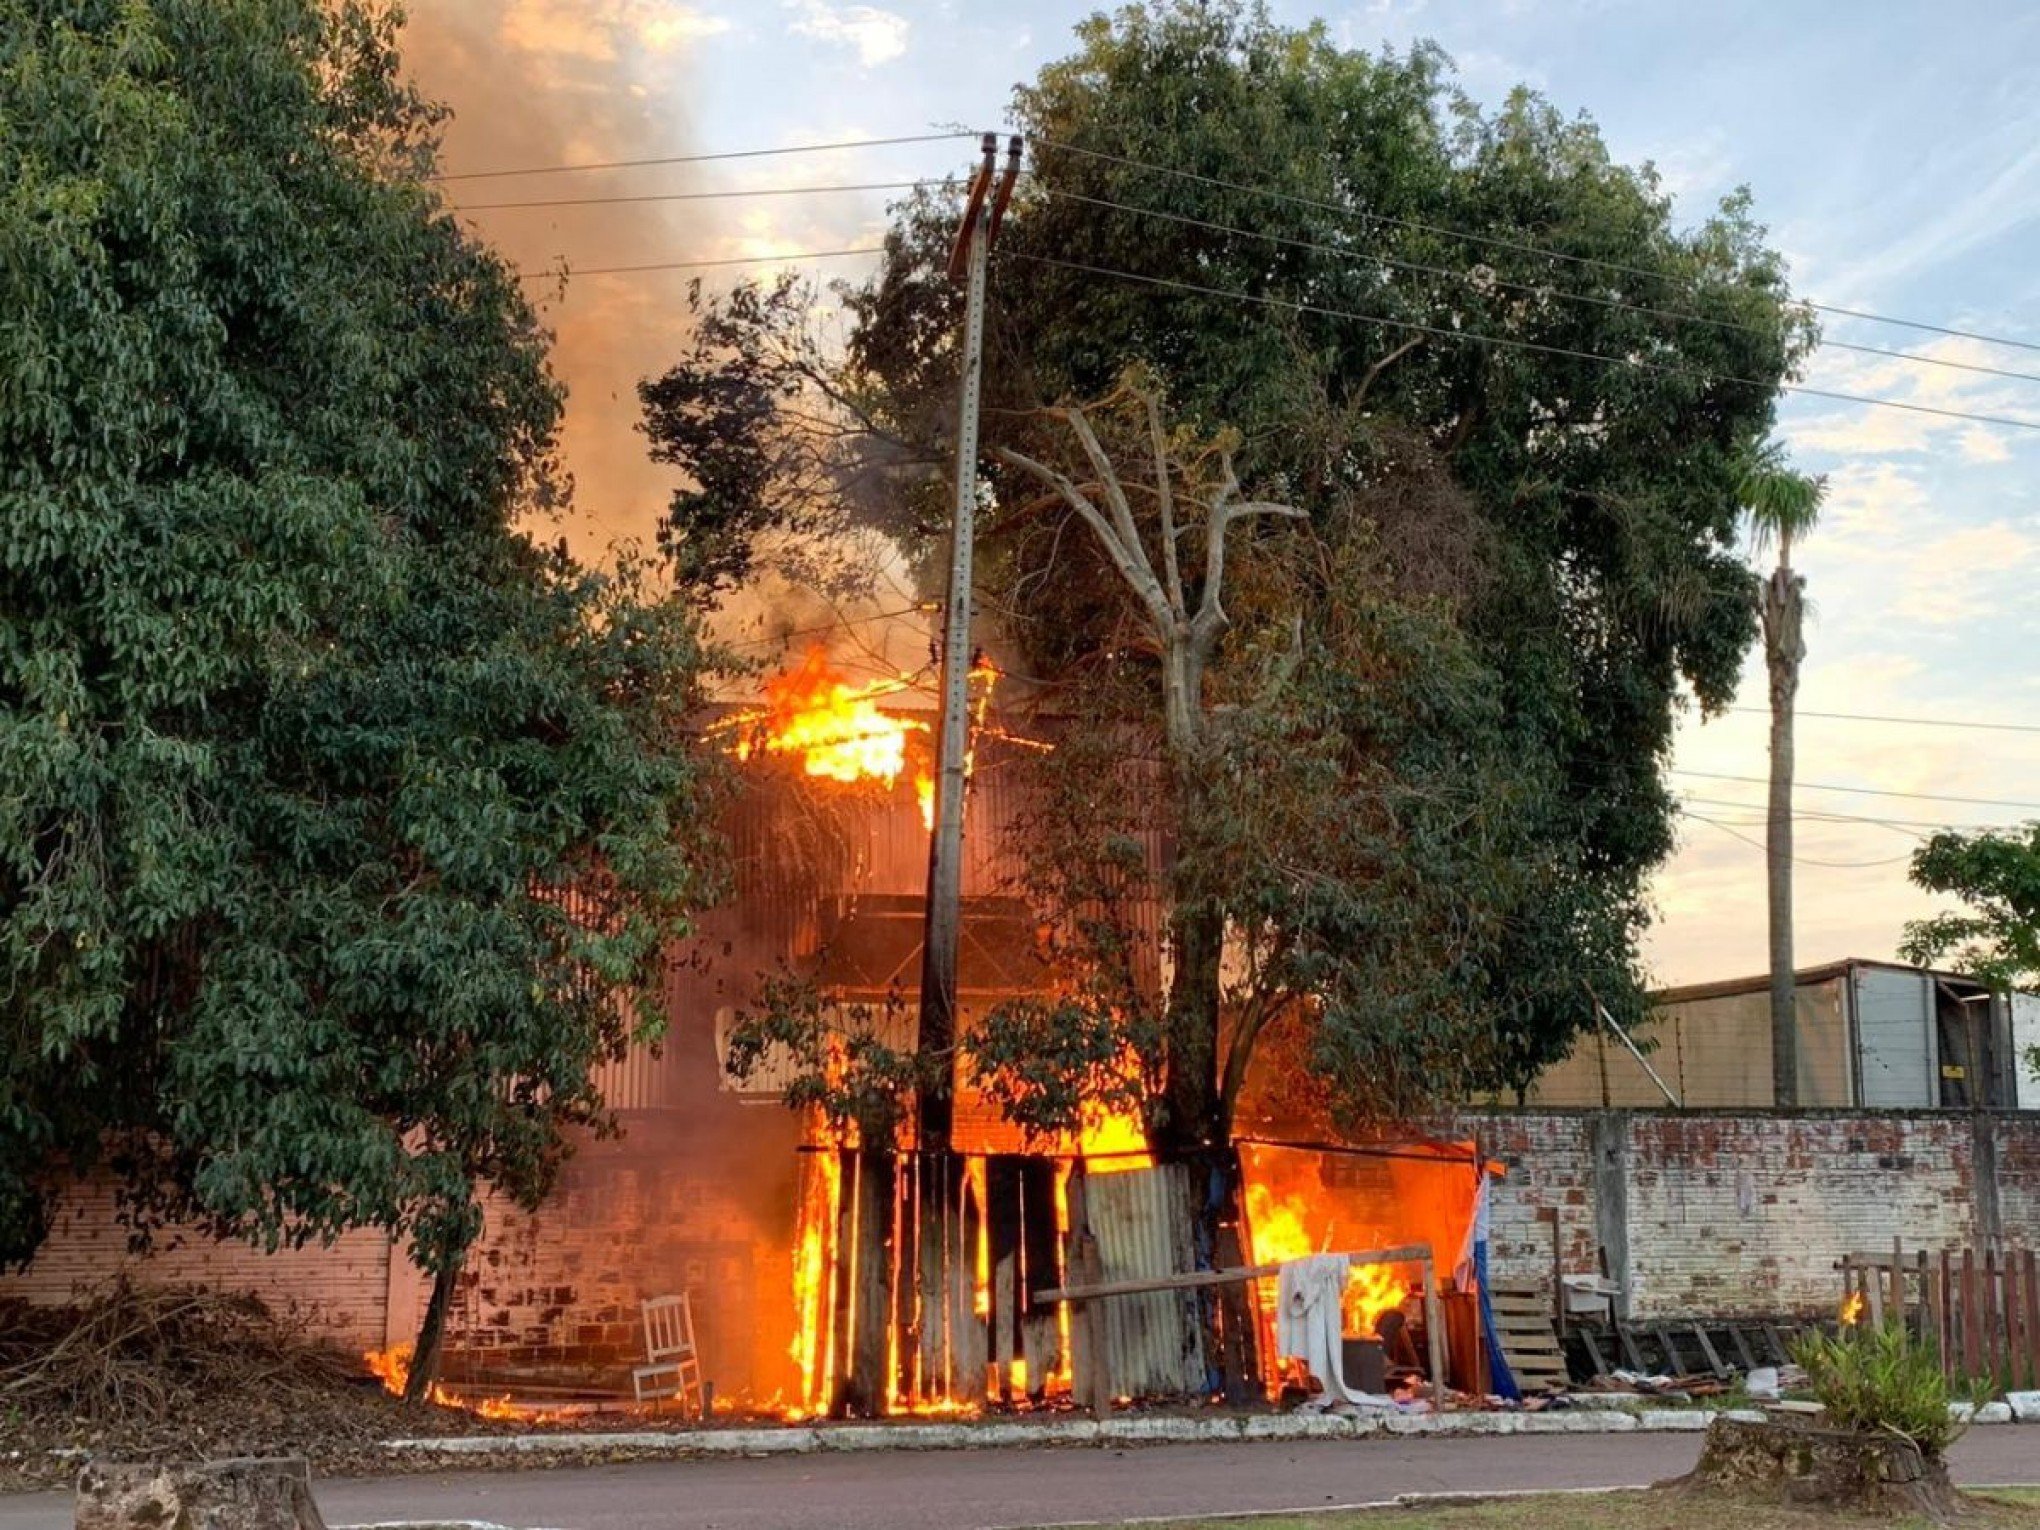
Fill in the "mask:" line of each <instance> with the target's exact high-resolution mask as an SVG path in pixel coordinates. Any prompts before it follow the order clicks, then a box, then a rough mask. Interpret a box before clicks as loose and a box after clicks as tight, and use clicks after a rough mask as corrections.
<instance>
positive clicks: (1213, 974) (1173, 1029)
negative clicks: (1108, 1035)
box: [1155, 905, 1228, 1158]
mask: <svg viewBox="0 0 2040 1530" xmlns="http://www.w3.org/2000/svg"><path fill="white" fill-rule="evenodd" d="M1169 938H1170V943H1171V945H1172V946H1173V947H1174V950H1175V961H1176V971H1175V976H1174V979H1173V980H1172V981H1171V983H1170V985H1169V1013H1168V1043H1167V1045H1168V1051H1167V1054H1166V1056H1165V1057H1164V1060H1163V1072H1162V1106H1163V1109H1162V1120H1161V1123H1160V1125H1159V1127H1158V1128H1157V1135H1156V1142H1155V1147H1156V1149H1157V1150H1158V1151H1159V1152H1160V1153H1161V1154H1162V1155H1163V1156H1164V1157H1169V1158H1180V1157H1183V1156H1185V1155H1187V1154H1190V1153H1193V1152H1195V1151H1196V1150H1197V1149H1199V1148H1201V1147H1205V1146H1210V1145H1216V1144H1223V1143H1224V1142H1225V1140H1226V1135H1227V1133H1226V1128H1227V1124H1228V1123H1227V1122H1226V1121H1225V1120H1224V1119H1223V1117H1224V1111H1223V1109H1222V1108H1221V1105H1220V1101H1219V1093H1218V1011H1219V996H1220V995H1219V961H1220V958H1221V957H1222V956H1223V954H1224V951H1225V915H1224V912H1223V911H1222V910H1220V909H1216V908H1207V907H1204V906H1202V905H1193V906H1192V907H1190V908H1188V909H1178V910H1177V911H1176V913H1175V914H1174V915H1173V916H1172V917H1171V919H1170V921H1169Z"/></svg>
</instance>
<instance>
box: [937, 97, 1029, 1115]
mask: <svg viewBox="0 0 2040 1530" xmlns="http://www.w3.org/2000/svg"><path fill="white" fill-rule="evenodd" d="M997 157H998V135H997V134H994V133H987V134H985V138H984V160H983V163H981V164H980V165H979V166H978V170H977V174H976V175H974V176H973V177H972V178H971V183H970V196H969V199H968V200H967V201H966V202H965V204H964V209H963V219H962V222H961V223H960V224H959V225H958V227H957V230H956V244H955V247H954V248H953V249H952V250H951V251H950V255H949V277H950V280H952V281H954V280H956V279H957V278H959V277H961V278H963V279H964V281H965V282H966V284H967V285H966V287H965V298H964V310H963V397H962V402H961V406H960V407H959V409H958V411H957V416H956V519H955V521H954V523H953V526H952V529H951V532H950V547H949V594H948V597H947V600H946V602H945V604H944V606H943V612H942V728H941V733H940V735H939V741H938V744H937V748H936V757H935V759H936V764H935V830H934V833H933V834H932V835H931V836H930V837H929V840H928V903H927V910H926V916H925V921H926V922H925V923H924V925H923V928H922V937H921V1025H920V1037H919V1043H918V1051H919V1052H920V1055H921V1056H922V1057H923V1058H931V1057H932V1058H935V1059H937V1060H938V1062H939V1065H940V1067H941V1069H942V1078H941V1080H940V1081H939V1082H936V1083H932V1084H924V1085H923V1086H922V1089H921V1097H920V1145H921V1147H922V1149H923V1150H924V1151H930V1152H947V1151H948V1149H949V1136H950V1125H951V1122H952V1119H953V1117H954V1108H953V1104H952V1101H951V1093H952V1085H953V1082H954V1080H953V1070H954V1067H955V1062H954V1059H955V1052H956V952H957V945H958V942H959V938H960V936H961V933H962V931H961V926H962V921H963V793H964V784H965V783H964V765H965V762H966V760H967V759H968V757H969V750H970V741H969V738H968V736H967V735H968V730H969V726H970V662H971V642H970V608H971V552H972V547H971V543H972V538H973V536H974V534H975V533H974V523H975V521H976V518H977V451H978V391H979V385H980V383H981V382H982V380H983V376H984V360H985V355H984V350H985V345H984V342H985V266H986V262H987V257H988V256H989V255H990V254H991V248H992V240H993V239H994V238H995V237H996V236H997V234H998V231H999V221H1000V219H1001V218H1003V217H1004V216H1005V212H1006V204H1007V202H1008V201H1009V200H1011V198H1012V195H1013V182H1014V180H1015V179H1016V178H1017V177H1018V176H1019V174H1020V140H1019V138H1017V137H1015V138H1013V139H1012V140H1011V141H1010V142H1009V143H1008V144H1007V148H1006V169H1005V173H1004V174H1003V175H999V176H998V178H997V184H996V185H994V184H993V177H994V174H995V171H996V161H997Z"/></svg>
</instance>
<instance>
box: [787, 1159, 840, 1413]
mask: <svg viewBox="0 0 2040 1530" xmlns="http://www.w3.org/2000/svg"><path fill="white" fill-rule="evenodd" d="M809 1162H810V1164H811V1165H812V1168H813V1172H814V1174H815V1176H816V1181H817V1182H816V1184H815V1188H814V1190H813V1191H811V1192H810V1193H809V1194H807V1195H804V1196H802V1197H801V1203H800V1230H799V1243H798V1247H797V1248H796V1249H795V1252H794V1264H793V1295H794V1314H795V1323H794V1336H793V1347H792V1353H793V1359H794V1361H795V1362H796V1363H797V1364H798V1365H799V1367H800V1395H801V1398H802V1401H803V1403H804V1405H805V1406H807V1407H813V1408H820V1407H823V1406H825V1405H826V1402H827V1398H828V1393H829V1390H830V1386H829V1383H830V1380H831V1376H830V1360H831V1358H832V1357H831V1356H830V1355H829V1353H828V1348H827V1335H828V1332H829V1327H830V1324H829V1309H830V1303H829V1288H828V1282H829V1261H828V1244H827V1232H828V1229H829V1228H830V1227H833V1226H834V1225H835V1222H836V1217H837V1214H838V1211H839V1209H840V1208H841V1206H842V1200H843V1166H842V1163H841V1161H840V1160H839V1159H838V1158H837V1157H836V1155H835V1154H833V1153H816V1154H814V1155H812V1157H811V1158H810V1159H809Z"/></svg>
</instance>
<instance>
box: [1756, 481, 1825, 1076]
mask: <svg viewBox="0 0 2040 1530" xmlns="http://www.w3.org/2000/svg"><path fill="white" fill-rule="evenodd" d="M1737 493H1738V497H1739V498H1740V499H1741V500H1742V502H1743V506H1744V510H1745V513H1746V514H1747V515H1748V516H1749V521H1750V532H1751V536H1752V539H1753V540H1754V541H1755V543H1756V546H1757V551H1758V552H1759V553H1761V552H1762V551H1763V550H1764V549H1766V548H1769V547H1774V546H1775V547H1776V548H1777V549H1778V564H1777V567H1775V568H1774V569H1772V570H1771V572H1770V573H1769V574H1767V575H1765V576H1764V581H1763V584H1762V585H1761V586H1760V587H1759V590H1758V597H1757V615H1758V618H1759V621H1760V623H1761V625H1762V627H1763V634H1764V668H1765V670H1766V672H1767V673H1768V674H1769V676H1770V682H1771V808H1770V820H1769V824H1768V826H1767V828H1766V829H1765V833H1764V844H1765V862H1766V875H1765V896H1766V902H1767V907H1768V910H1769V915H1770V934H1771V1076H1772V1085H1773V1088H1774V1091H1775V1095H1776V1098H1777V1100H1778V1103H1779V1104H1781V1105H1790V1104H1793V1103H1794V1102H1796V1101H1797V1100H1798V1098H1799V1021H1798V1017H1797V1011H1796V1007H1795V1001H1794V997H1793V995H1794V987H1795V984H1794V981H1793V976H1792V974H1793V960H1792V768H1793V750H1792V708H1793V705H1794V703H1795V701H1796V700H1797V698H1798V695H1799V667H1800V665H1802V664H1803V663H1805V662H1806V637H1805V632H1804V623H1805V615H1806V577H1805V575H1803V574H1801V573H1799V572H1798V571H1797V570H1796V569H1794V568H1793V567H1792V544H1793V542H1795V541H1797V540H1798V539H1800V538H1802V537H1804V536H1805V535H1806V534H1807V533H1808V532H1809V531H1811V530H1812V529H1813V526H1814V523H1815V522H1816V521H1817V520H1819V519H1820V506H1821V501H1822V500H1823V499H1824V498H1826V496H1827V480H1826V478H1824V477H1821V478H1813V477H1808V476H1807V475H1806V474H1804V473H1798V472H1794V471H1793V470H1792V468H1791V467H1790V466H1789V465H1788V464H1787V463H1786V460H1785V449H1784V447H1783V446H1781V445H1780V444H1779V443H1777V442H1775V441H1767V442H1765V443H1764V444H1763V445H1762V446H1760V447H1758V448H1757V449H1756V451H1754V452H1753V453H1751V455H1750V459H1749V461H1748V463H1746V464H1745V466H1744V468H1743V473H1742V480H1741V482H1740V483H1739V484H1738V486H1737Z"/></svg>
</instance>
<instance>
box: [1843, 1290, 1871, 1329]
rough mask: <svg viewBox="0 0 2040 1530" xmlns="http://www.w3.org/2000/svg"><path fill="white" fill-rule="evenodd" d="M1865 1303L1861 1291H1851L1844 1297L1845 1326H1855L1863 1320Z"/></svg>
mask: <svg viewBox="0 0 2040 1530" xmlns="http://www.w3.org/2000/svg"><path fill="white" fill-rule="evenodd" d="M1865 1305H1866V1303H1865V1302H1864V1300H1863V1293H1862V1292H1861V1291H1851V1292H1850V1293H1849V1294H1848V1295H1847V1296H1845V1297H1843V1298H1842V1326H1843V1327H1844V1328H1854V1327H1855V1326H1856V1325H1857V1324H1858V1323H1860V1322H1862V1321H1863V1308H1864V1306H1865Z"/></svg>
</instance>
